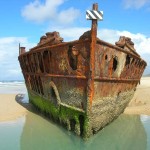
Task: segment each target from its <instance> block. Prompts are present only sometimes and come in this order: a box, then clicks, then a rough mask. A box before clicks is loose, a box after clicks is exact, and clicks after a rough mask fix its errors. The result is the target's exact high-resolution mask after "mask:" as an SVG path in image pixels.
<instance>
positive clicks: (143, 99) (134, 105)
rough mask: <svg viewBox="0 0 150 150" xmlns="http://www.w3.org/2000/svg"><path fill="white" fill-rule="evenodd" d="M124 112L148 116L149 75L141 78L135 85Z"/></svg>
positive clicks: (149, 102) (149, 97) (149, 111)
mask: <svg viewBox="0 0 150 150" xmlns="http://www.w3.org/2000/svg"><path fill="white" fill-rule="evenodd" d="M124 113H126V114H144V115H149V116H150V77H143V78H142V79H141V82H140V85H138V86H137V89H136V92H135V94H134V97H133V99H132V100H131V102H130V103H129V106H128V107H127V108H126V109H125V111H124Z"/></svg>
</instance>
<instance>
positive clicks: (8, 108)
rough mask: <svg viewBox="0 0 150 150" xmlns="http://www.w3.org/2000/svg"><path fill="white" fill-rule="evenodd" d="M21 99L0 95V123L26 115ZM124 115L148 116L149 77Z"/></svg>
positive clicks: (143, 79)
mask: <svg viewBox="0 0 150 150" xmlns="http://www.w3.org/2000/svg"><path fill="white" fill-rule="evenodd" d="M22 98H23V95H21V94H17V95H16V94H0V121H9V120H14V119H16V118H18V117H21V116H23V115H25V114H26V113H27V111H28V110H27V109H26V108H25V107H23V106H22V105H21V104H19V101H21V99H22ZM27 107H28V106H27ZM124 113H125V114H144V115H150V77H144V78H142V79H141V83H140V85H138V87H137V90H136V92H135V94H134V97H133V99H132V100H131V102H130V103H129V106H128V107H127V108H126V109H125V111H124Z"/></svg>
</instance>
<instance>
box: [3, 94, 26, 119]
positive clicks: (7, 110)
mask: <svg viewBox="0 0 150 150" xmlns="http://www.w3.org/2000/svg"><path fill="white" fill-rule="evenodd" d="M19 96H20V97H19ZM16 98H17V99H19V98H20V99H22V96H21V95H16V94H0V121H9V120H15V119H16V118H18V117H21V116H23V115H25V114H26V112H27V109H26V108H24V107H23V106H21V105H20V104H19V103H17V101H16Z"/></svg>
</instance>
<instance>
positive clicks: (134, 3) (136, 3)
mask: <svg viewBox="0 0 150 150" xmlns="http://www.w3.org/2000/svg"><path fill="white" fill-rule="evenodd" d="M149 4H150V1H149V0H123V5H124V8H125V9H129V8H134V9H140V8H141V7H144V6H145V5H149Z"/></svg>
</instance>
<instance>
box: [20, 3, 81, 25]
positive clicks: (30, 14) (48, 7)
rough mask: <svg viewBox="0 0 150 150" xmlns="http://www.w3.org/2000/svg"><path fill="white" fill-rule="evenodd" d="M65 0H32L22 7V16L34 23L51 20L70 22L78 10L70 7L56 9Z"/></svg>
mask: <svg viewBox="0 0 150 150" xmlns="http://www.w3.org/2000/svg"><path fill="white" fill-rule="evenodd" d="M64 1H65V0H54V1H53V0H45V3H41V2H40V0H34V1H33V2H31V3H29V4H28V5H26V6H24V8H23V9H22V16H23V17H24V18H25V19H27V20H29V21H33V22H36V23H43V22H44V21H50V20H53V22H55V21H56V22H58V23H60V24H69V23H72V22H73V21H74V20H75V19H76V18H77V17H78V16H79V13H80V12H79V10H77V9H75V8H73V7H71V8H68V9H66V10H62V11H58V8H59V6H60V5H62V4H63V3H64Z"/></svg>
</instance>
